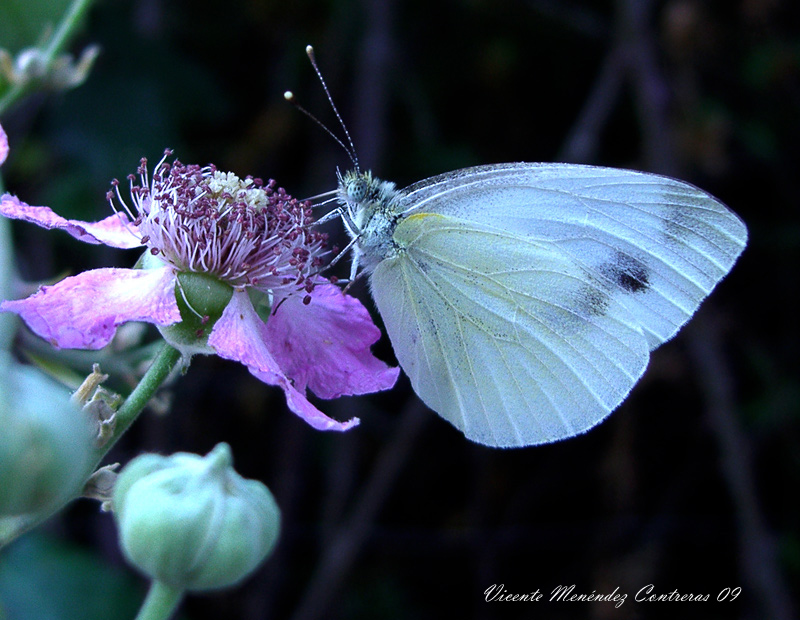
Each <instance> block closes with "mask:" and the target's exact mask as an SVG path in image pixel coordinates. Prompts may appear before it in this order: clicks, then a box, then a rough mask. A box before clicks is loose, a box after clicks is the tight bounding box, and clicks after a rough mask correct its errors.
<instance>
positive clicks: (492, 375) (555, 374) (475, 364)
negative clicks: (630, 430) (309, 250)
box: [371, 213, 649, 446]
mask: <svg viewBox="0 0 800 620" xmlns="http://www.w3.org/2000/svg"><path fill="white" fill-rule="evenodd" d="M394 240H395V242H396V243H397V244H398V245H399V246H400V247H401V248H402V251H401V252H400V253H399V254H398V255H397V256H396V257H395V258H391V259H387V260H384V261H383V262H381V263H380V264H379V265H378V266H377V267H376V268H375V270H374V272H373V273H372V277H371V285H372V292H373V296H374V298H375V301H376V304H377V306H378V310H379V311H380V313H381V316H382V317H383V319H384V323H385V325H386V329H387V331H388V333H389V337H390V339H391V341H392V344H393V346H394V349H395V353H396V355H397V358H398V360H399V362H400V364H401V366H402V367H403V369H404V371H405V372H406V374H407V375H408V376H409V378H410V379H411V383H412V385H413V387H414V389H415V391H416V392H417V394H419V396H420V397H421V398H422V399H423V400H424V401H425V402H426V404H428V406H430V407H431V408H432V409H434V410H435V411H437V412H438V413H439V414H440V415H442V416H443V417H444V418H445V419H447V420H449V421H450V422H451V423H453V424H454V425H455V426H456V427H457V428H459V429H461V430H462V431H463V432H464V434H465V435H466V436H467V437H468V438H470V439H472V440H473V441H477V442H479V443H483V444H486V445H492V446H524V445H533V444H540V443H546V442H550V441H555V440H558V439H562V438H565V437H569V436H572V435H575V434H577V433H580V432H582V431H585V430H587V429H588V428H591V427H592V426H594V425H595V424H597V423H598V422H600V421H601V420H602V419H603V418H605V417H606V416H607V415H608V414H609V413H610V412H611V411H612V410H613V409H614V408H615V407H616V406H617V405H618V404H619V403H620V402H621V401H622V399H623V398H624V397H625V396H626V395H627V393H628V392H629V391H630V389H631V387H632V386H633V385H634V384H635V382H636V381H637V380H638V378H639V377H640V376H641V374H642V373H643V372H644V369H645V367H646V365H647V360H648V350H649V347H648V343H647V339H646V337H645V335H644V334H643V332H642V330H641V327H640V326H639V324H638V322H637V321H636V320H635V317H632V316H631V315H630V312H629V311H628V309H627V308H626V307H625V306H624V305H623V304H621V303H619V301H617V300H616V299H615V296H614V294H613V291H612V290H611V288H610V287H609V286H608V284H607V282H605V281H603V280H602V279H600V278H597V277H595V276H594V275H592V274H591V273H590V272H587V271H586V270H585V269H584V267H582V266H581V265H580V264H577V263H576V262H575V261H573V260H572V259H571V258H570V256H569V255H567V254H565V253H564V252H563V251H561V250H560V249H559V248H558V247H557V246H555V245H554V244H552V243H550V242H546V241H545V242H540V241H536V240H532V239H530V238H526V237H524V236H520V235H516V234H513V233H510V232H508V231H503V230H498V229H495V228H492V227H489V226H484V225H481V224H476V223H474V222H470V221H466V220H463V219H459V218H454V217H449V216H442V215H438V214H437V215H431V214H422V213H421V214H418V215H412V216H410V217H407V218H405V219H404V220H403V221H401V222H400V224H399V225H398V226H397V228H396V230H395V232H394Z"/></svg>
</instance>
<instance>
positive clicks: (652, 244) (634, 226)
mask: <svg viewBox="0 0 800 620" xmlns="http://www.w3.org/2000/svg"><path fill="white" fill-rule="evenodd" d="M402 194H403V196H402V197H401V198H400V199H399V200H398V201H397V205H396V209H397V211H399V212H401V213H404V214H406V216H407V215H410V214H412V213H438V214H442V215H450V216H453V217H457V218H460V219H463V220H466V221H470V222H474V223H476V224H481V225H486V226H490V227H493V228H498V229H500V230H504V231H508V232H510V233H512V234H514V235H518V236H521V237H525V238H530V239H535V240H540V241H549V242H551V243H553V244H555V245H556V246H557V247H558V248H560V249H561V250H562V251H563V252H564V254H565V255H566V256H567V260H570V261H571V262H573V263H575V264H578V265H581V266H582V267H583V268H585V269H586V270H587V271H588V272H591V273H593V274H594V275H595V276H596V277H597V278H599V279H601V280H603V281H605V282H606V283H607V285H608V286H609V287H610V289H612V290H614V291H615V292H616V297H617V300H618V301H619V302H620V303H622V304H623V305H625V306H626V307H627V308H628V309H629V311H630V313H631V316H632V318H633V319H634V320H636V321H637V322H638V323H639V325H640V326H641V328H642V330H643V332H644V333H645V335H646V337H647V340H648V343H649V346H650V348H655V347H656V346H658V345H659V344H661V343H662V342H664V341H665V340H667V339H669V338H670V337H672V336H673V335H674V334H675V332H676V331H677V330H678V329H679V328H680V327H681V325H683V324H684V323H685V322H686V321H687V320H688V318H689V317H690V316H691V315H692V314H693V313H694V312H695V310H696V309H697V307H698V305H699V304H700V302H701V301H702V300H703V299H704V298H705V297H706V296H707V295H708V293H709V292H711V290H712V289H713V288H714V286H715V285H716V284H717V282H719V280H720V279H722V278H723V277H724V276H725V274H727V273H728V271H729V270H730V268H731V267H732V266H733V263H734V262H735V261H736V258H737V257H738V256H739V254H740V253H741V251H742V249H743V248H744V246H745V243H746V240H747V230H746V228H745V226H744V224H743V223H742V222H741V220H740V219H739V218H738V217H737V216H736V215H735V214H734V213H733V212H732V211H730V210H729V209H728V208H727V207H726V206H725V205H723V204H722V203H721V202H719V201H718V200H716V199H715V198H714V197H713V196H711V195H710V194H707V193H706V192H703V191H702V190H700V189H698V188H696V187H694V186H693V185H690V184H688V183H683V182H681V181H677V180H675V179H671V178H668V177H663V176H659V175H654V174H646V173H641V172H635V171H631V170H619V169H615V168H601V167H595V166H579V165H570V164H528V163H522V164H498V165H492V166H478V167H475V168H467V169H464V170H458V171H455V172H451V173H447V174H443V175H440V176H437V177H433V178H431V179H428V180H426V181H421V182H419V183H416V184H414V185H411V186H409V187H408V188H406V189H405V190H403V192H402Z"/></svg>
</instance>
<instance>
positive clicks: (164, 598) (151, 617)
mask: <svg viewBox="0 0 800 620" xmlns="http://www.w3.org/2000/svg"><path fill="white" fill-rule="evenodd" d="M182 598H183V590H178V589H176V588H173V587H172V586H168V585H166V584H165V583H162V582H161V581H153V583H152V584H151V585H150V591H149V592H148V593H147V598H146V599H144V603H143V604H142V608H141V609H140V610H139V614H138V615H137V616H136V620H168V618H170V617H171V616H172V614H173V612H174V611H175V610H176V609H177V608H178V605H180V602H181V599H182Z"/></svg>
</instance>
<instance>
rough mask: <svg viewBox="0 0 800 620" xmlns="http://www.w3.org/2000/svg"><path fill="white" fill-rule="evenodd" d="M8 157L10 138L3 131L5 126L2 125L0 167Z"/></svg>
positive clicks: (0, 127) (0, 129) (0, 132)
mask: <svg viewBox="0 0 800 620" xmlns="http://www.w3.org/2000/svg"><path fill="white" fill-rule="evenodd" d="M6 157H8V136H7V135H6V132H5V131H3V126H2V125H0V165H2V163H3V162H4V161H5V160H6Z"/></svg>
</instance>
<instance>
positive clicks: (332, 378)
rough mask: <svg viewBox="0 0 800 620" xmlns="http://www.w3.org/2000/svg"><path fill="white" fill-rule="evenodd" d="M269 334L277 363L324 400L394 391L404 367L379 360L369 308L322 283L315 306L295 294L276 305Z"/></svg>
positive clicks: (315, 295) (315, 294) (377, 333)
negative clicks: (391, 365) (373, 346)
mask: <svg viewBox="0 0 800 620" xmlns="http://www.w3.org/2000/svg"><path fill="white" fill-rule="evenodd" d="M276 308H277V310H276V311H275V312H274V314H273V315H272V316H270V317H269V320H268V321H267V329H266V334H267V338H268V342H269V346H270V348H271V349H272V351H273V353H274V355H275V359H276V360H277V361H278V363H279V364H280V366H281V368H282V369H283V370H284V372H285V373H286V374H287V375H288V376H290V377H292V378H293V379H294V382H295V385H296V386H297V387H298V388H299V389H304V388H305V387H306V386H308V387H309V388H310V389H311V390H312V391H313V392H314V393H315V394H316V395H317V396H319V397H320V398H336V397H338V396H342V395H344V394H366V393H369V392H377V391H379V390H388V389H389V388H390V387H392V386H393V385H394V384H395V381H397V376H398V374H399V373H400V369H399V368H390V367H389V366H387V365H386V364H385V363H384V362H382V361H380V360H379V359H377V358H376V357H374V356H373V355H372V353H371V351H370V346H371V345H372V344H374V343H375V342H376V341H377V340H378V339H379V338H380V336H381V332H380V330H379V329H378V328H377V327H375V325H374V323H373V322H372V319H371V318H370V316H369V312H367V309H366V308H365V307H364V306H363V305H362V304H361V302H360V301H359V300H358V299H356V298H355V297H350V296H349V295H345V294H344V293H342V292H341V290H339V288H338V287H337V286H334V285H333V284H320V285H317V287H316V288H315V289H314V291H313V292H312V293H311V303H309V304H308V305H306V304H304V303H303V296H302V295H291V296H289V297H287V298H286V299H284V300H283V301H282V302H280V303H278V304H276Z"/></svg>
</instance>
